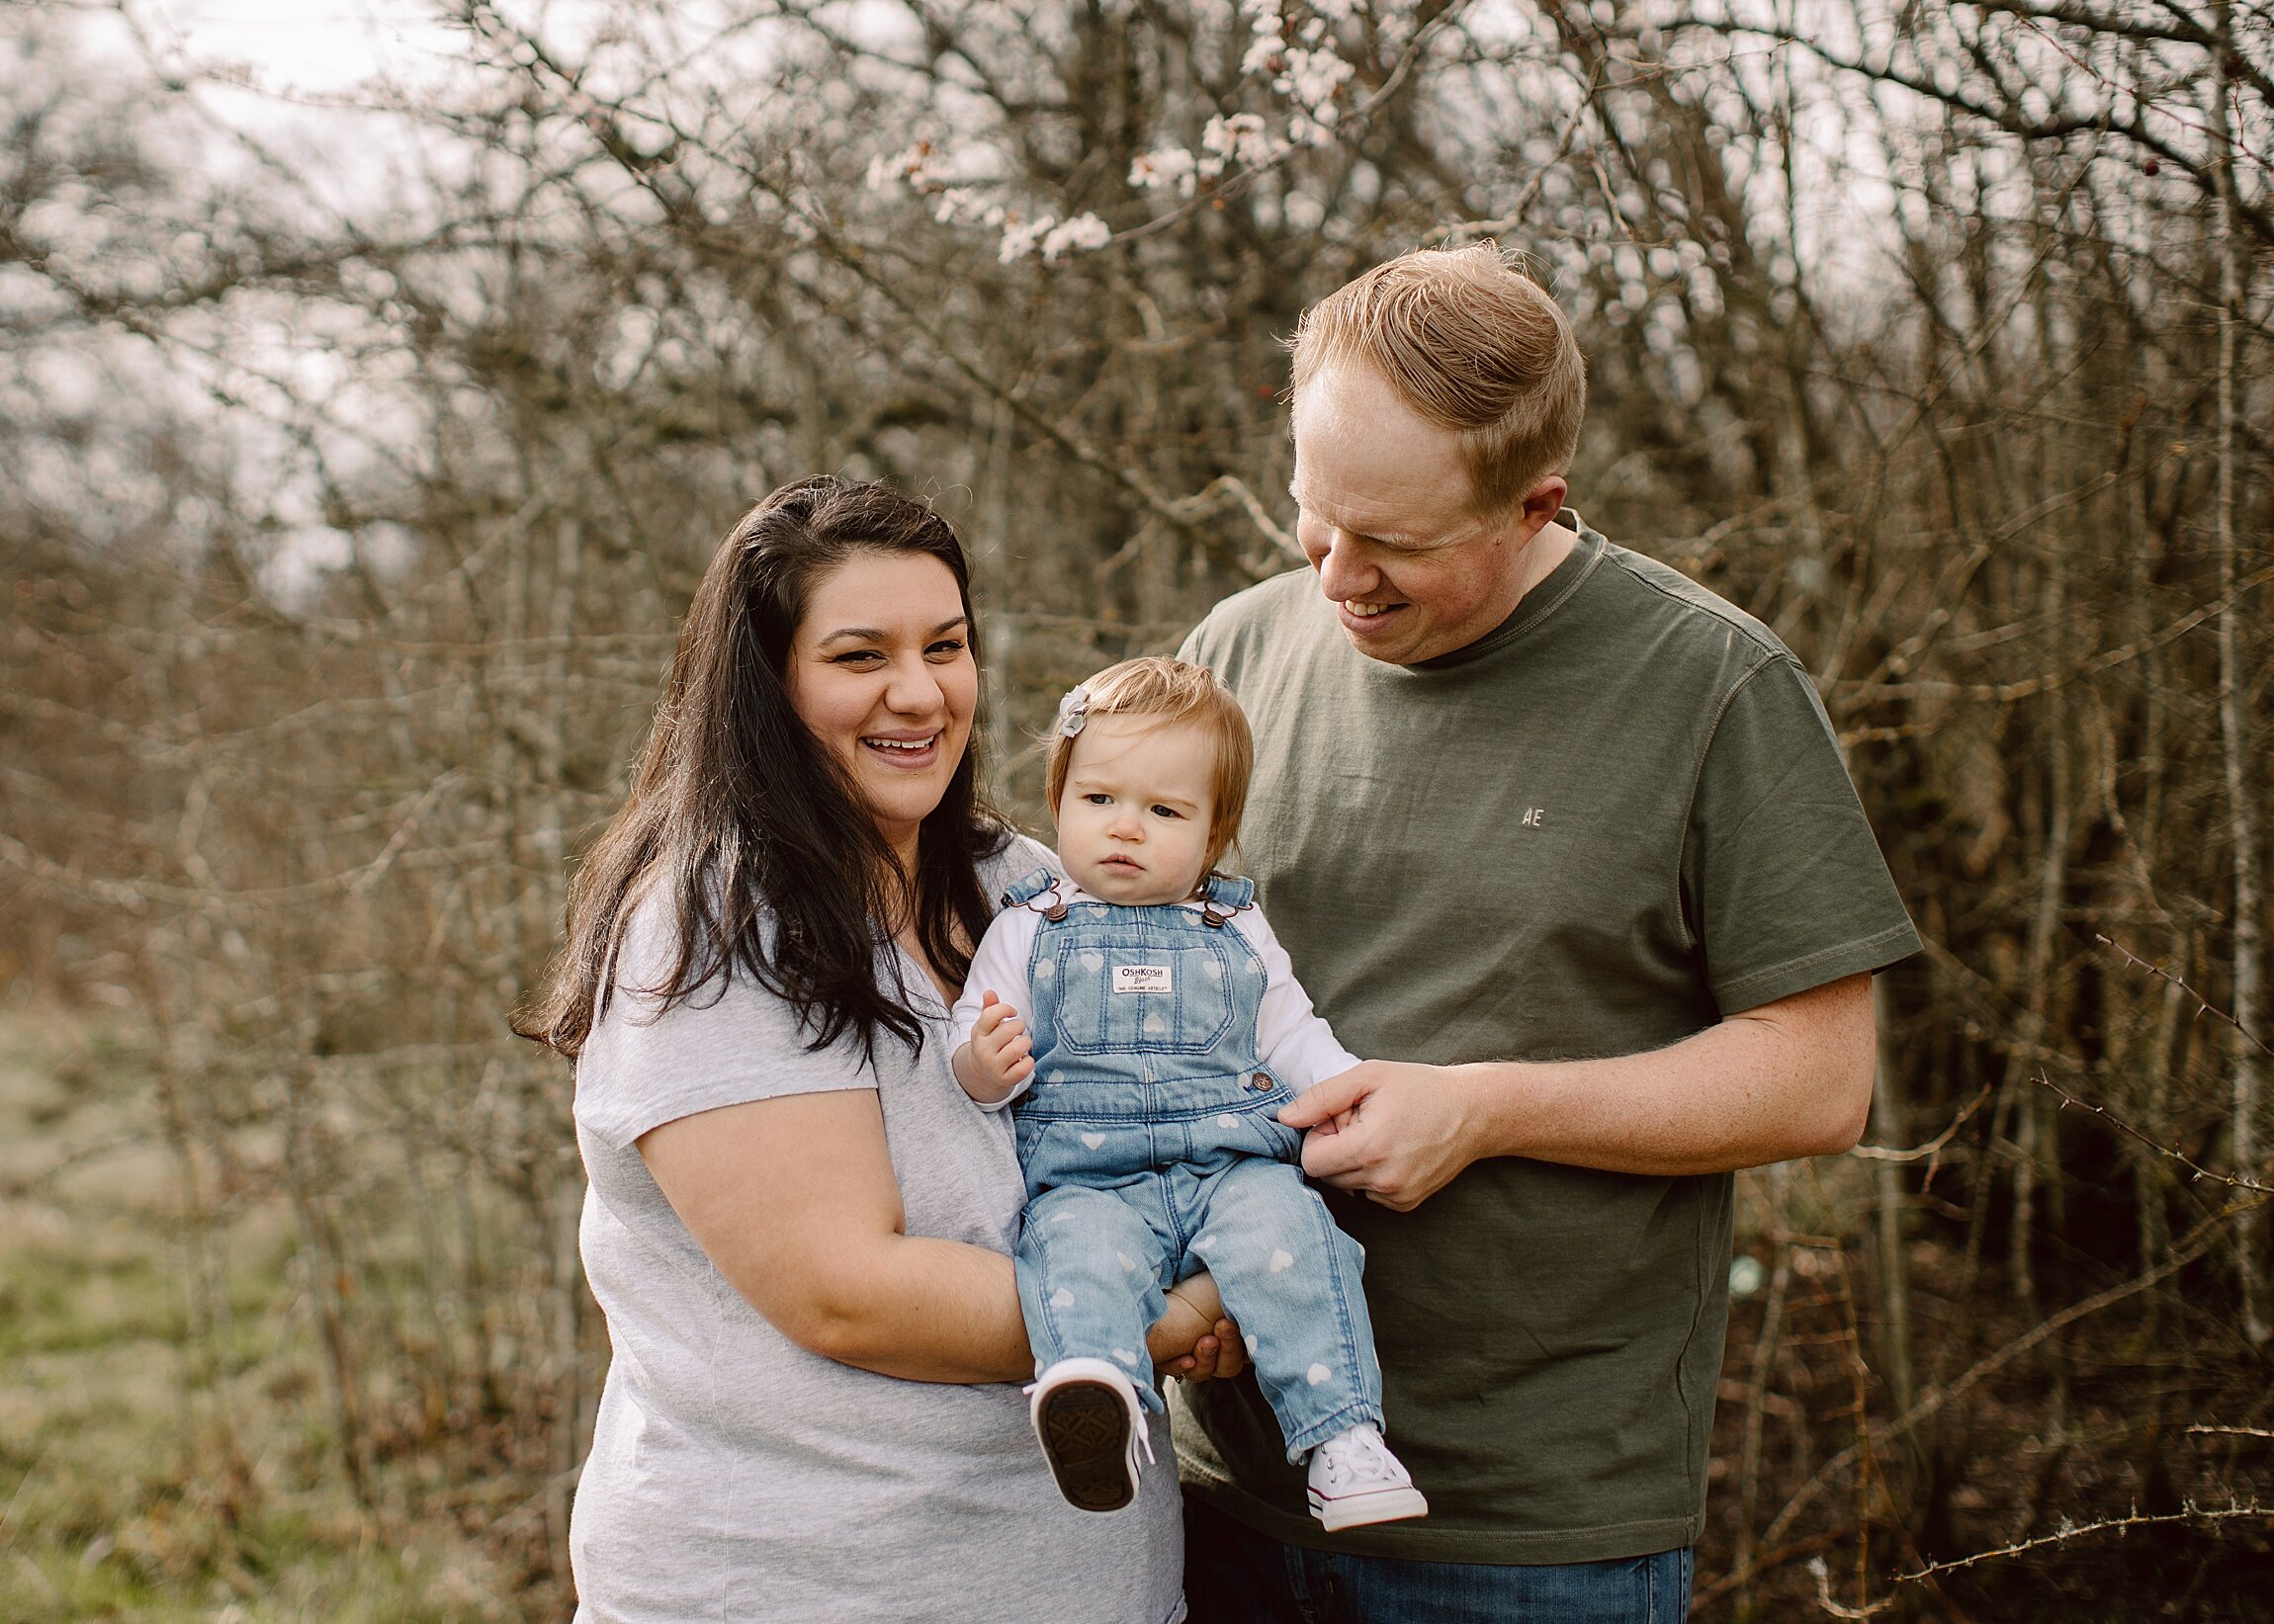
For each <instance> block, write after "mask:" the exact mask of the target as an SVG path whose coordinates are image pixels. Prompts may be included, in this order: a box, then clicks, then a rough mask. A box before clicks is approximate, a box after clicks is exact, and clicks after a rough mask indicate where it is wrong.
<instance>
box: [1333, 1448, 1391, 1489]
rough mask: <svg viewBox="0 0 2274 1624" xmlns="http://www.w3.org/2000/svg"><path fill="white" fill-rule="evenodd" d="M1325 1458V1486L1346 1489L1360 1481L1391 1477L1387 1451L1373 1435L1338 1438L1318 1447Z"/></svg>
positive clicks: (1379, 1480)
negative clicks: (1370, 1436)
mask: <svg viewBox="0 0 2274 1624" xmlns="http://www.w3.org/2000/svg"><path fill="white" fill-rule="evenodd" d="M1321 1453H1322V1454H1324V1455H1325V1457H1326V1465H1327V1487H1328V1488H1329V1489H1348V1488H1352V1487H1354V1486H1356V1485H1357V1484H1362V1483H1382V1482H1386V1481H1388V1480H1389V1478H1390V1477H1391V1475H1392V1474H1391V1472H1390V1461H1389V1451H1388V1450H1386V1449H1384V1448H1383V1447H1382V1446H1381V1445H1380V1444H1379V1443H1376V1442H1375V1441H1374V1440H1373V1439H1372V1438H1368V1437H1365V1436H1362V1435H1361V1436H1359V1437H1356V1438H1337V1439H1335V1440H1334V1441H1333V1442H1331V1443H1328V1444H1325V1445H1323V1446H1322V1447H1321Z"/></svg>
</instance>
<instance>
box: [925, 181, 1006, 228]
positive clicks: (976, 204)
mask: <svg viewBox="0 0 2274 1624" xmlns="http://www.w3.org/2000/svg"><path fill="white" fill-rule="evenodd" d="M991 212H992V213H993V214H994V215H995V218H994V219H993V220H990V219H989V218H988V217H987V216H988V214H990V213H991ZM931 217H932V218H933V219H935V220H937V221H939V223H940V224H942V225H954V224H956V223H957V222H959V221H961V220H978V221H980V222H981V223H982V224H989V225H992V224H997V223H999V222H1000V221H1001V220H1002V218H1003V210H1002V208H1001V207H1000V206H990V205H989V203H988V201H987V200H986V199H985V198H983V197H981V196H980V195H979V190H978V188H976V187H970V186H951V187H949V188H947V190H945V191H944V192H942V193H940V195H939V201H938V202H937V203H935V204H933V205H932V209H931Z"/></svg>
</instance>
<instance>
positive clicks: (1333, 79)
mask: <svg viewBox="0 0 2274 1624" xmlns="http://www.w3.org/2000/svg"><path fill="white" fill-rule="evenodd" d="M1354 71H1355V70H1354V69H1353V68H1352V66H1351V64H1350V63H1348V62H1346V61H1344V60H1343V59H1342V58H1341V57H1340V56H1338V55H1336V54H1335V53H1334V52H1333V51H1331V50H1290V51H1288V52H1287V70H1286V72H1285V73H1283V74H1281V75H1280V76H1279V77H1278V78H1277V79H1275V80H1273V81H1272V83H1271V88H1272V89H1273V90H1276V91H1278V92H1279V93H1280V94H1281V95H1282V96H1292V97H1293V98H1294V99H1295V100H1296V101H1297V102H1299V103H1301V104H1302V105H1303V106H1304V107H1306V108H1309V109H1310V110H1311V111H1312V113H1313V114H1314V116H1315V115H1316V114H1317V112H1318V110H1319V109H1321V108H1323V107H1325V106H1326V105H1327V104H1328V103H1329V102H1331V101H1333V100H1334V99H1335V92H1337V91H1338V90H1340V89H1342V87H1343V83H1344V81H1345V80H1347V79H1349V78H1350V76H1351V74H1352V73H1353V72H1354Z"/></svg>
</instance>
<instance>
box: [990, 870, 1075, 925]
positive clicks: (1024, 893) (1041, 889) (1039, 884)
mask: <svg viewBox="0 0 2274 1624" xmlns="http://www.w3.org/2000/svg"><path fill="white" fill-rule="evenodd" d="M1065 884H1066V882H1065V881H1063V880H1061V879H1059V878H1058V876H1057V875H1056V874H1055V873H1054V872H1052V871H1051V870H1049V869H1046V868H1042V869H1036V870H1035V871H1034V872H1033V873H1032V874H1029V875H1027V876H1026V877H1025V878H1024V879H1022V880H1020V881H1019V882H1018V883H1017V884H1015V885H1013V886H1012V887H1010V889H1009V890H1007V891H1006V892H1005V893H1004V894H1003V905H1004V906H1005V907H1024V908H1032V909H1033V910H1034V911H1035V912H1036V913H1039V914H1041V915H1042V916H1043V917H1044V918H1046V919H1052V918H1056V919H1063V918H1065V917H1066V898H1065V895H1064V892H1063V890H1062V888H1063V887H1064V885H1065Z"/></svg>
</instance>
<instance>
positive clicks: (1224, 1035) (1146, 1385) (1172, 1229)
mask: <svg viewBox="0 0 2274 1624" xmlns="http://www.w3.org/2000/svg"><path fill="white" fill-rule="evenodd" d="M1057 884H1058V882H1057V881H1056V879H1055V877H1054V876H1053V875H1052V874H1051V873H1050V872H1049V871H1048V870H1047V869H1044V870H1039V871H1037V872H1036V873H1034V874H1031V875H1029V876H1027V877H1026V878H1025V879H1024V880H1022V881H1020V882H1019V883H1018V884H1017V885H1016V886H1014V887H1012V888H1011V889H1010V890H1009V891H1008V892H1007V893H1006V894H1005V896H1004V903H1005V905H1006V906H1008V907H1016V906H1027V907H1031V908H1033V909H1034V910H1035V911H1036V912H1039V913H1041V914H1042V915H1043V917H1042V922H1041V924H1040V927H1039V928H1038V929H1037V930H1036V932H1035V936H1034V946H1033V948H1032V950H1031V952H1030V954H1029V957H1028V959H1027V978H1026V984H1027V990H1028V995H1029V997H1030V998H1031V1000H1032V1001H1033V1004H1034V1007H1033V1008H1032V1009H1031V1010H1028V1011H1025V1012H1024V1013H1025V1015H1026V1017H1027V1029H1028V1032H1029V1033H1030V1034H1031V1040H1032V1043H1033V1046H1034V1048H1033V1053H1034V1075H1033V1082H1032V1086H1031V1087H1030V1088H1029V1089H1028V1090H1027V1092H1026V1093H1025V1094H1023V1095H1021V1096H1020V1097H1019V1099H1018V1100H1017V1102H1016V1103H1015V1104H1014V1105H1013V1107H1012V1112H1013V1121H1014V1124H1015V1131H1016V1135H1017V1142H1018V1161H1019V1165H1020V1166H1021V1167H1023V1168H1024V1169H1025V1171H1026V1193H1027V1205H1026V1215H1025V1218H1024V1221H1023V1223H1022V1224H1021V1227H1020V1231H1019V1238H1018V1292H1019V1300H1020V1304H1021V1306H1022V1307H1023V1309H1024V1310H1025V1314H1026V1326H1027V1335H1028V1337H1029V1339H1030V1340H1031V1341H1032V1342H1033V1345H1034V1357H1035V1370H1036V1372H1037V1374H1039V1373H1040V1372H1041V1371H1042V1370H1043V1369H1045V1368H1047V1367H1048V1366H1050V1365H1052V1364H1055V1363H1056V1362H1057V1361H1058V1360H1060V1359H1064V1358H1068V1357H1087V1358H1096V1359H1110V1360H1112V1361H1113V1362H1114V1363H1115V1364H1117V1365H1119V1366H1121V1367H1122V1368H1123V1369H1124V1370H1126V1371H1127V1372H1128V1373H1129V1375H1130V1378H1131V1380H1132V1381H1133V1382H1134V1383H1135V1385H1136V1388H1137V1392H1138V1396H1139V1398H1140V1400H1141V1401H1142V1402H1143V1403H1144V1405H1145V1406H1146V1408H1147V1409H1150V1410H1159V1409H1161V1408H1163V1407H1162V1404H1161V1399H1160V1395H1159V1394H1158V1393H1157V1392H1155V1391H1154V1387H1153V1383H1152V1381H1151V1380H1150V1377H1151V1364H1150V1362H1149V1361H1148V1360H1147V1359H1146V1357H1145V1331H1146V1327H1147V1326H1149V1325H1152V1323H1153V1322H1154V1321H1155V1320H1157V1319H1159V1318H1160V1317H1161V1314H1162V1312H1163V1310H1164V1308H1165V1307H1166V1304H1165V1301H1164V1298H1163V1295H1162V1293H1163V1292H1164V1290H1165V1289H1166V1288H1167V1287H1169V1286H1171V1285H1173V1284H1175V1283H1176V1282H1177V1281H1178V1280H1181V1279H1182V1278H1183V1277H1184V1276H1186V1275H1188V1274H1192V1273H1196V1272H1197V1271H1198V1270H1199V1269H1200V1268H1202V1267H1203V1266H1204V1267H1206V1269H1207V1270H1208V1271H1209V1273H1211V1274H1213V1275H1214V1276H1215V1278H1216V1284H1217V1287H1218V1289H1220V1290H1221V1291H1222V1293H1223V1296H1224V1307H1225V1312H1226V1313H1227V1314H1229V1315H1230V1316H1231V1317H1232V1318H1233V1319H1235V1320H1237V1321H1238V1322H1239V1323H1240V1328H1241V1330H1242V1331H1243V1332H1244V1333H1245V1336H1246V1340H1247V1345H1248V1353H1249V1358H1250V1360H1251V1361H1252V1362H1253V1363H1254V1365H1255V1367H1256V1376H1257V1379H1258V1381H1259V1382H1260V1383H1261V1384H1262V1387H1263V1390H1264V1395H1265V1397H1266V1398H1267V1399H1268V1400H1269V1401H1270V1405H1271V1410H1272V1412H1273V1413H1274V1414H1276V1415H1277V1416H1278V1420H1279V1429H1280V1431H1281V1432H1282V1433H1284V1434H1285V1436H1286V1442H1287V1458H1288V1459H1289V1460H1290V1461H1295V1460H1300V1459H1302V1457H1303V1456H1304V1455H1305V1454H1306V1453H1308V1451H1309V1450H1310V1449H1311V1448H1312V1447H1313V1446H1315V1445H1317V1444H1319V1443H1322V1442H1324V1441H1325V1440H1326V1439H1328V1438H1331V1437H1333V1436H1335V1435H1336V1434H1337V1433H1339V1432H1343V1431H1345V1430H1347V1429H1348V1428H1350V1427H1353V1426H1356V1425H1358V1424H1359V1423H1360V1422H1371V1423H1373V1424H1374V1425H1376V1426H1379V1425H1380V1424H1381V1419H1382V1398H1381V1369H1380V1366H1379V1365H1378V1364H1377V1363H1376V1361H1375V1358H1374V1338H1373V1326H1372V1324H1371V1322H1370V1321H1369V1320H1368V1319H1367V1317H1366V1303H1365V1298H1364V1296H1363V1294H1362V1293H1361V1292H1360V1291H1359V1289H1358V1275H1359V1272H1360V1270H1361V1268H1362V1266H1363V1265H1362V1263H1361V1258H1362V1256H1363V1253H1361V1252H1360V1250H1359V1249H1358V1246H1357V1243H1356V1241H1354V1240H1352V1239H1350V1237H1348V1236H1346V1235H1345V1234H1343V1232H1342V1231H1341V1230H1339V1229H1337V1228H1336V1227H1335V1223H1334V1220H1333V1219H1331V1218H1330V1217H1328V1215H1327V1208H1326V1203H1325V1202H1323V1201H1321V1200H1320V1199H1319V1196H1318V1192H1317V1191H1315V1190H1313V1189H1312V1188H1311V1187H1310V1186H1309V1185H1307V1184H1305V1183H1304V1182H1303V1175H1302V1173H1301V1171H1300V1169H1299V1158H1300V1149H1301V1144H1302V1136H1301V1135H1300V1134H1299V1133H1297V1132H1296V1131H1295V1130H1294V1129H1292V1128H1288V1127H1285V1126H1282V1125H1281V1123H1280V1122H1279V1120H1278V1111H1279V1108H1280V1107H1281V1106H1283V1105H1285V1104H1286V1103H1287V1101H1288V1099H1289V1098H1290V1097H1291V1096H1290V1094H1289V1092H1288V1090H1287V1088H1286V1087H1285V1086H1284V1085H1283V1084H1282V1083H1281V1082H1279V1080H1278V1079H1277V1078H1275V1077H1272V1076H1270V1075H1269V1074H1268V1072H1266V1071H1265V1070H1264V1069H1263V1068H1262V1067H1261V1064H1260V1061H1259V1057H1258V1055H1257V1043H1256V1016H1257V1011H1258V1009H1259V1007H1260V1006H1261V1004H1262V1002H1263V997H1264V988H1265V984H1266V972H1265V967H1264V960H1263V956H1262V955H1261V954H1259V953H1258V952H1257V951H1256V950H1255V948H1254V947H1253V946H1252V945H1251V944H1250V943H1249V941H1248V939H1247V938H1246V937H1245V936H1244V935H1242V934H1241V933H1240V931H1239V930H1237V929H1235V928H1233V927H1232V926H1231V925H1230V924H1229V923H1228V921H1229V920H1230V918H1231V916H1232V915H1233V914H1234V913H1236V912H1237V911H1238V910H1240V909H1241V908H1244V907H1247V906H1249V905H1250V904H1251V903H1252V901H1253V898H1254V897H1255V884H1254V882H1252V881H1249V880H1234V879H1227V878H1225V877H1224V876H1221V875H1213V874H1212V875H1210V876H1209V877H1208V879H1207V881H1206V884H1205V887H1204V889H1203V894H1202V896H1203V906H1202V908H1200V909H1197V910H1196V909H1193V908H1190V907H1184V906H1181V905H1177V904H1165V905H1160V906H1151V907H1124V906H1120V905H1117V904H1113V903H1108V902H1098V901H1092V900H1087V899H1085V900H1080V901H1076V902H1074V903H1072V904H1070V905H1058V902H1057V894H1056V886H1057ZM1052 912H1056V913H1058V914H1060V915H1061V916H1060V917H1058V918H1055V919H1054V918H1052V917H1051V916H1050V915H1051V913H1052Z"/></svg>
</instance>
